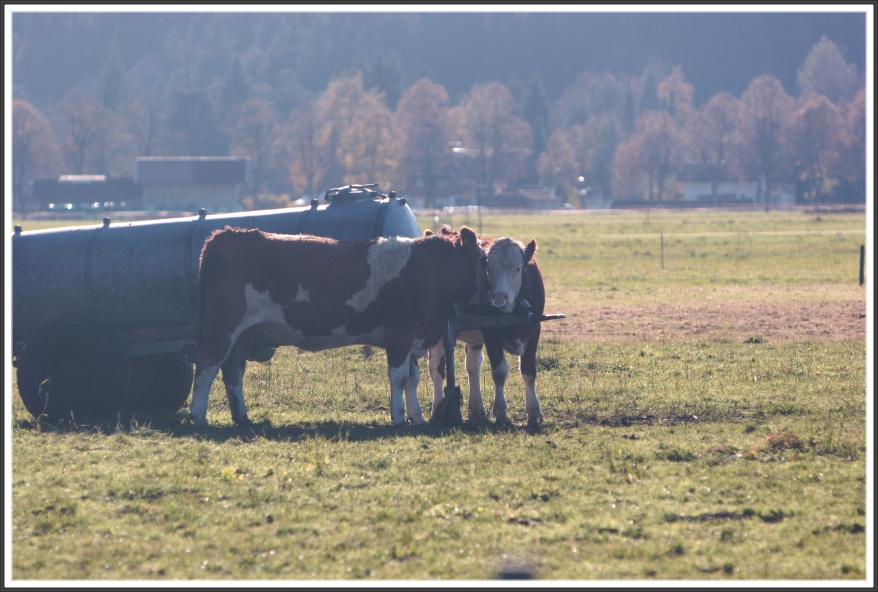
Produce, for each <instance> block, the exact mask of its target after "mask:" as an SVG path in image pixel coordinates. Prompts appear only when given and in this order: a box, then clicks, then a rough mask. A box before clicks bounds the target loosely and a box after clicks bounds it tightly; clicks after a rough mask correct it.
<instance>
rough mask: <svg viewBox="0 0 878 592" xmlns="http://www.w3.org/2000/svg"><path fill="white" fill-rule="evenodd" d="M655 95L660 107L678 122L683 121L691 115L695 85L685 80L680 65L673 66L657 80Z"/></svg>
mask: <svg viewBox="0 0 878 592" xmlns="http://www.w3.org/2000/svg"><path fill="white" fill-rule="evenodd" d="M656 95H657V97H658V100H659V105H660V106H661V108H662V109H664V110H666V111H667V112H668V113H670V114H671V115H672V116H673V117H674V119H676V120H677V121H678V122H679V123H680V124H683V123H685V122H686V120H687V119H688V118H689V117H690V116H691V115H692V112H693V110H694V107H693V105H692V100H693V97H694V96H695V87H694V86H692V85H691V84H690V83H688V82H686V77H685V76H684V75H683V68H681V67H680V66H674V67H673V68H672V69H671V73H670V74H668V75H667V76H666V77H665V78H664V79H662V81H661V82H659V84H658V88H657V89H656Z"/></svg>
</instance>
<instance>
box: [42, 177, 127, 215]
mask: <svg viewBox="0 0 878 592" xmlns="http://www.w3.org/2000/svg"><path fill="white" fill-rule="evenodd" d="M32 188H33V202H32V203H33V204H34V207H36V208H37V209H39V210H49V209H51V210H57V211H64V210H70V209H77V210H86V209H116V208H119V209H125V208H127V209H136V208H139V207H140V203H141V193H140V187H139V186H138V185H137V184H135V183H134V181H133V180H132V179H123V178H111V177H107V176H106V175H61V176H60V177H58V178H57V179H34V181H33V185H32ZM95 204H98V205H96V206H95Z"/></svg>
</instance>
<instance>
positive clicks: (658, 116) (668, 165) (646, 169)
mask: <svg viewBox="0 0 878 592" xmlns="http://www.w3.org/2000/svg"><path fill="white" fill-rule="evenodd" d="M681 158H682V151H681V149H680V141H679V128H678V127H677V124H676V122H675V121H674V118H673V117H671V115H670V114H669V113H668V112H667V111H654V110H648V111H644V112H643V113H641V114H640V117H639V118H638V120H637V127H636V129H635V132H634V133H633V134H632V135H631V136H630V137H629V138H628V139H627V141H626V142H624V143H623V144H622V145H621V146H620V147H619V150H618V151H617V153H616V156H615V159H614V164H613V166H614V169H616V174H617V182H618V181H623V179H621V178H620V177H619V175H620V174H621V175H628V176H635V177H637V178H642V177H643V176H645V177H646V179H647V185H648V193H647V194H648V198H649V201H650V203H652V202H653V201H654V200H655V199H656V198H658V200H659V201H661V200H662V199H663V198H664V197H673V196H674V195H675V194H676V191H675V184H674V183H673V182H672V181H673V180H674V175H675V173H676V172H677V170H678V169H679V166H680V162H681ZM626 185H628V184H627V182H626ZM626 189H628V190H629V191H630V185H628V186H627V187H626Z"/></svg>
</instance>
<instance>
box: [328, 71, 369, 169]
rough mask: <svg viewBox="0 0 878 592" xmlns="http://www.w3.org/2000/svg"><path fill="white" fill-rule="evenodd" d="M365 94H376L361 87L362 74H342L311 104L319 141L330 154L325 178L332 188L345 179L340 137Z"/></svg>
mask: <svg viewBox="0 0 878 592" xmlns="http://www.w3.org/2000/svg"><path fill="white" fill-rule="evenodd" d="M366 94H376V95H377V94H378V91H375V90H368V91H367V90H365V89H364V88H363V74H362V73H361V72H357V73H356V74H353V75H342V76H337V77H335V78H333V79H332V80H331V81H330V82H329V85H328V86H327V87H326V91H324V92H323V94H321V95H320V96H319V97H318V98H317V100H316V101H315V102H314V109H313V112H314V116H315V118H316V119H317V122H318V125H319V128H320V131H319V142H320V143H321V144H322V145H324V146H325V147H326V150H327V153H328V154H329V155H330V161H329V163H328V170H327V172H326V179H327V181H328V182H329V183H330V184H331V185H332V186H336V185H342V184H344V179H345V154H346V152H347V147H346V146H345V145H344V144H343V143H342V134H343V133H344V131H345V130H346V129H347V128H349V127H351V126H353V124H354V119H355V118H356V117H357V113H358V106H359V104H360V102H361V101H363V100H364V96H365V95H366Z"/></svg>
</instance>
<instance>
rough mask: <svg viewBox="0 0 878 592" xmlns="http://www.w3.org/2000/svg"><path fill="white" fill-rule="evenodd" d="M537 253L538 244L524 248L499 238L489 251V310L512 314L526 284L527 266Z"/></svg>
mask: <svg viewBox="0 0 878 592" xmlns="http://www.w3.org/2000/svg"><path fill="white" fill-rule="evenodd" d="M536 251H537V240H536V239H535V238H532V239H530V242H529V243H527V246H525V245H523V244H522V243H520V242H518V241H517V240H515V239H512V238H508V237H502V238H498V239H497V240H496V241H494V243H493V244H491V246H490V247H489V248H488V261H487V279H488V295H489V300H490V302H491V306H493V307H494V308H496V309H498V310H500V311H501V312H507V313H508V312H512V311H513V309H514V308H515V304H516V302H517V300H518V297H519V295H520V294H521V291H522V290H523V289H524V283H525V281H526V269H527V264H528V263H529V262H530V261H531V259H532V258H533V256H534V253H536Z"/></svg>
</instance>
